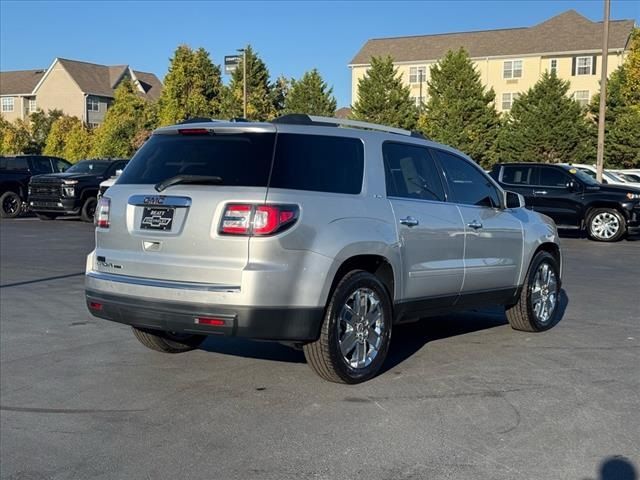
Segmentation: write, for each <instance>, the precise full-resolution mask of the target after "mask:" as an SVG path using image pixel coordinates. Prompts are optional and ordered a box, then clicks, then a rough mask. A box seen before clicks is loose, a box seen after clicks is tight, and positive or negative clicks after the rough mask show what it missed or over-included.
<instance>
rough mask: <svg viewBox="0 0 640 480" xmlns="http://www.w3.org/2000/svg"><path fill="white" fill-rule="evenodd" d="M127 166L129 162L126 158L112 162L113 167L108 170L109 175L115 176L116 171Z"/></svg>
mask: <svg viewBox="0 0 640 480" xmlns="http://www.w3.org/2000/svg"><path fill="white" fill-rule="evenodd" d="M126 166H127V162H126V161H124V160H122V161H120V162H114V163H113V164H111V167H109V171H108V172H107V175H109V176H110V177H113V176H114V175H115V174H116V171H118V170H124V167H126Z"/></svg>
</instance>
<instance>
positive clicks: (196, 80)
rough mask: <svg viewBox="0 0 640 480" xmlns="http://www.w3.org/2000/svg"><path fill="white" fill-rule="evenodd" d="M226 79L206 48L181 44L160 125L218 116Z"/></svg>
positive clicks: (165, 93) (165, 91) (163, 96)
mask: <svg viewBox="0 0 640 480" xmlns="http://www.w3.org/2000/svg"><path fill="white" fill-rule="evenodd" d="M221 90H222V80H221V77H220V66H218V65H214V63H213V62H212V61H211V58H210V57H209V53H208V52H207V51H206V50H205V49H204V48H199V49H198V50H195V51H194V50H192V49H191V48H190V47H188V46H187V45H180V46H179V47H178V48H177V49H176V51H175V53H174V55H173V58H172V59H171V63H170V65H169V72H168V73H167V76H166V77H165V79H164V85H163V88H162V94H161V96H160V100H159V112H158V117H159V122H160V125H170V124H174V123H177V122H181V121H182V120H185V119H187V118H193V117H209V118H211V117H216V116H218V115H219V113H220V107H221V105H220V103H221V98H220V95H221Z"/></svg>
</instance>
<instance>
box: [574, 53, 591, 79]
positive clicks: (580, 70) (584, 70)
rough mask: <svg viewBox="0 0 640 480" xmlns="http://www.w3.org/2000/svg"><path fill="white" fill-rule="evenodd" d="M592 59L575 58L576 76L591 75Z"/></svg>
mask: <svg viewBox="0 0 640 480" xmlns="http://www.w3.org/2000/svg"><path fill="white" fill-rule="evenodd" d="M592 62H593V57H577V58H576V75H591V68H592V65H593V63H592Z"/></svg>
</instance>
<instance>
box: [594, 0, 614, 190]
mask: <svg viewBox="0 0 640 480" xmlns="http://www.w3.org/2000/svg"><path fill="white" fill-rule="evenodd" d="M610 8H611V0H604V21H603V22H602V23H603V34H602V35H603V38H602V62H601V63H602V65H601V67H600V68H601V69H602V74H601V75H600V113H599V117H598V153H597V156H596V180H598V181H599V182H602V171H603V170H604V120H605V115H606V109H607V57H608V56H609V11H610Z"/></svg>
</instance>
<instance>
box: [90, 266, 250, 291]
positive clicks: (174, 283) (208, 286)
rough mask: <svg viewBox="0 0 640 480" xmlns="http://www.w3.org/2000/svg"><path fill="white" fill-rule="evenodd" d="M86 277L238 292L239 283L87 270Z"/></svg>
mask: <svg viewBox="0 0 640 480" xmlns="http://www.w3.org/2000/svg"><path fill="white" fill-rule="evenodd" d="M86 276H87V277H89V278H93V279H96V280H105V281H108V282H117V283H128V284H130V285H142V286H145V287H158V288H174V289H178V290H197V291H201V292H226V293H239V292H240V285H223V284H220V283H200V282H179V281H171V280H158V279H155V278H142V277H131V276H129V275H114V274H113V273H105V272H96V271H95V270H92V271H90V272H87V274H86Z"/></svg>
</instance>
